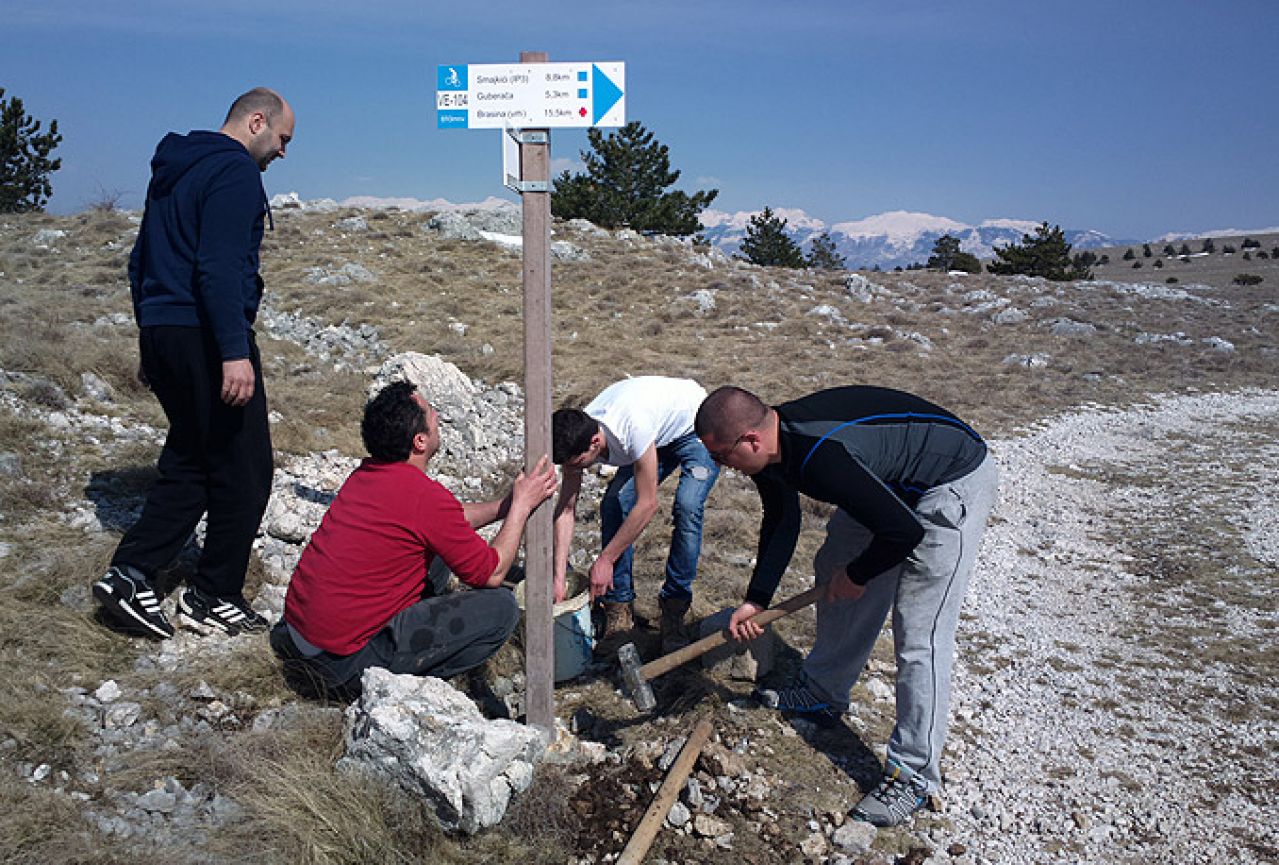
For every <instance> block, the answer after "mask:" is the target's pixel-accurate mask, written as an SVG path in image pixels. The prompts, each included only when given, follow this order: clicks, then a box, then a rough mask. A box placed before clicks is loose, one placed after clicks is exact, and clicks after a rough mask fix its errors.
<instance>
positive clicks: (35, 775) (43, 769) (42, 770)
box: [31, 763, 53, 783]
mask: <svg viewBox="0 0 1279 865" xmlns="http://www.w3.org/2000/svg"><path fill="white" fill-rule="evenodd" d="M52 771H53V767H52V766H50V765H49V764H48V763H41V764H40V765H39V766H36V767H35V769H34V770H33V771H32V772H31V780H32V781H33V782H37V783H38V782H40V781H43V780H44V779H45V778H48V777H49V773H50V772H52Z"/></svg>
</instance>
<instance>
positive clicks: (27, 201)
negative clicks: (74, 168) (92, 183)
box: [0, 87, 62, 213]
mask: <svg viewBox="0 0 1279 865" xmlns="http://www.w3.org/2000/svg"><path fill="white" fill-rule="evenodd" d="M61 141H62V136H61V135H59V134H58V121H56V120H53V121H50V123H49V131H48V132H46V133H44V134H41V133H40V121H39V120H36V119H35V118H34V117H28V116H27V112H26V109H25V108H24V107H23V105H22V100H21V99H19V98H18V97H16V96H14V97H12V98H11V99H8V100H6V99H5V98H4V88H3V87H0V213H25V212H26V211H30V210H44V205H45V204H46V203H47V202H48V200H49V196H50V195H52V194H53V185H52V184H51V183H50V182H49V175H50V174H52V173H53V172H55V171H57V170H58V169H59V168H61V167H62V160H61V159H50V158H49V154H50V153H52V152H53V149H54V148H55V147H57V146H58V144H59V143H61Z"/></svg>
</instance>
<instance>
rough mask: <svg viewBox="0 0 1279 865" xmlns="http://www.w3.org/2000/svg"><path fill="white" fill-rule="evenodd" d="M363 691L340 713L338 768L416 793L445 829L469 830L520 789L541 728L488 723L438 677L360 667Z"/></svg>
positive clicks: (495, 817) (491, 819) (490, 820)
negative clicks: (342, 734)
mask: <svg viewBox="0 0 1279 865" xmlns="http://www.w3.org/2000/svg"><path fill="white" fill-rule="evenodd" d="M362 681H363V694H362V696H361V697H360V699H359V701H358V702H356V703H354V704H352V705H351V706H350V707H349V708H348V709H347V710H346V754H345V756H343V757H342V758H341V759H340V760H339V761H338V768H339V769H341V770H343V771H350V772H357V773H361V774H365V775H368V776H372V777H378V778H382V779H385V780H387V781H390V782H391V783H393V784H396V785H397V786H399V787H400V788H401V789H403V790H404V791H405V792H406V793H408V794H409V795H410V796H423V797H425V798H426V799H427V800H429V801H430V802H431V803H432V804H433V805H434V808H435V813H436V815H437V816H438V817H439V820H440V823H441V824H442V825H443V826H444V827H445V828H446V829H449V830H460V831H462V832H465V833H467V834H473V833H475V832H477V831H479V830H480V829H483V828H486V827H488V826H493V825H495V824H496V823H498V822H499V821H500V820H501V819H502V816H503V815H504V814H505V813H506V808H507V805H508V804H509V803H510V801H511V796H512V795H513V794H515V793H519V792H522V791H523V790H525V789H527V788H528V786H529V784H530V783H531V782H532V780H533V769H534V767H535V766H536V765H537V763H538V762H539V761H540V760H541V759H542V757H543V755H544V754H545V752H546V747H547V741H546V739H545V738H544V736H543V734H542V732H541V731H539V730H538V729H536V728H534V727H528V726H525V725H523V724H517V723H515V722H514V721H502V720H498V721H489V720H486V719H485V718H484V716H483V715H481V714H480V711H479V709H477V708H476V707H475V704H474V703H473V702H471V700H470V699H469V698H467V697H466V696H465V695H464V694H462V693H461V692H459V691H457V690H456V689H454V688H453V687H452V686H451V685H449V684H448V683H447V682H445V681H443V680H441V679H435V678H432V677H429V676H426V677H418V676H409V675H395V674H393V673H389V672H387V671H386V670H383V669H381V668H378V667H373V668H370V669H368V670H366V671H365V672H364V677H363V680H362Z"/></svg>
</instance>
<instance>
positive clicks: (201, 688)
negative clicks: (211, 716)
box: [191, 680, 218, 700]
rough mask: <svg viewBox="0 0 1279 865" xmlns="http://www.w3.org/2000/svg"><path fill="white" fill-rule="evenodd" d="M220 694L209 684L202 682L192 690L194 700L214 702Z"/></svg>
mask: <svg viewBox="0 0 1279 865" xmlns="http://www.w3.org/2000/svg"><path fill="white" fill-rule="evenodd" d="M217 696H218V693H217V691H214V690H213V688H211V687H209V683H208V682H205V681H203V680H201V682H200V684H198V685H196V686H195V687H194V688H192V689H191V699H192V700H214V699H217Z"/></svg>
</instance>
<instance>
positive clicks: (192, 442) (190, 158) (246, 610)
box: [93, 87, 294, 638]
mask: <svg viewBox="0 0 1279 865" xmlns="http://www.w3.org/2000/svg"><path fill="white" fill-rule="evenodd" d="M293 125H294V118H293V109H292V108H290V107H289V104H288V103H287V102H285V101H284V100H283V99H282V98H281V97H280V95H279V94H278V93H275V92H274V91H272V90H268V89H267V88H265V87H258V88H255V89H253V90H250V91H249V92H247V93H245V94H243V95H242V96H240V97H239V98H238V99H236V100H235V102H234V103H233V104H232V105H231V109H230V111H228V112H227V116H226V120H225V121H224V122H223V125H222V128H221V129H220V130H218V131H217V132H210V131H193V132H190V133H188V134H187V135H178V134H176V133H169V134H168V135H166V136H165V137H164V139H163V140H161V141H160V144H159V145H158V146H157V147H156V151H155V156H154V157H153V158H152V160H151V183H150V185H149V186H148V187H147V199H146V210H145V212H144V214H143V217H142V227H141V229H140V230H139V231H138V239H137V242H136V243H135V244H134V247H133V253H132V254H131V255H130V257H129V285H130V288H131V290H132V294H133V312H134V316H135V318H136V319H137V322H138V329H139V330H138V342H139V349H140V352H141V365H140V368H139V377H140V378H141V379H142V380H143V381H144V382H146V383H147V384H148V386H149V387H150V388H151V390H152V391H153V392H154V393H155V395H156V398H157V399H159V401H160V405H161V406H162V407H163V408H164V413H165V416H166V417H167V418H168V421H169V434H168V437H167V438H166V439H165V443H164V450H163V451H162V452H161V453H160V459H159V463H158V465H157V468H158V470H159V478H158V479H157V480H156V482H155V485H154V486H153V487H152V489H151V491H150V493H149V494H148V496H147V501H146V506H145V507H144V508H143V511H142V516H141V517H140V518H139V519H138V521H137V523H135V524H134V525H133V527H132V528H131V529H129V531H128V532H127V533H126V534H125V536H124V538H123V539H122V540H121V542H120V546H119V547H118V548H117V549H116V552H115V555H114V556H113V557H112V560H111V567H110V569H109V570H108V571H107V573H106V574H105V575H104V576H103V577H102V579H100V580H98V581H97V582H96V583H94V586H93V594H94V597H96V598H97V600H98V602H99V603H100V604H102V606H103V608H104V610H106V611H107V612H109V613H110V614H112V615H113V616H114V617H116V618H117V619H119V620H120V621H122V622H124V623H126V624H129V625H131V626H133V627H134V628H137V629H140V630H141V632H143V633H146V634H149V635H152V636H155V637H159V638H166V637H171V636H173V633H174V631H173V626H172V625H171V624H170V623H169V620H168V617H167V616H166V615H165V613H164V610H163V609H162V608H161V606H160V603H159V598H158V597H157V596H156V593H155V589H154V588H153V587H152V581H153V579H154V577H155V574H156V572H157V571H159V570H160V569H161V568H164V567H165V566H166V565H168V564H169V563H170V562H172V561H173V560H174V559H175V558H176V557H177V555H178V553H179V552H181V550H182V548H183V546H184V545H185V544H186V542H187V540H188V539H189V538H190V537H191V533H192V532H193V531H194V530H195V527H196V525H197V524H198V523H199V521H200V518H201V517H202V516H204V515H205V514H207V515H208V531H207V534H206V535H205V539H204V548H203V550H202V552H201V555H200V560H199V563H198V564H197V566H196V571H195V573H194V574H193V575H192V576H191V577H190V579H189V580H188V587H187V589H186V590H185V591H184V592H183V593H182V595H181V597H180V598H179V599H178V603H177V609H178V618H179V620H180V621H181V622H182V623H183V624H184V625H187V626H189V627H191V628H192V629H193V630H196V631H198V632H200V633H224V634H229V635H235V634H238V633H241V632H245V631H260V630H265V629H266V627H267V625H268V622H267V621H266V619H265V618H263V617H262V616H261V615H260V614H258V613H257V612H256V611H254V609H253V608H252V607H251V606H250V605H249V602H248V601H246V600H245V598H244V594H243V591H244V577H245V570H246V569H247V567H248V562H249V554H250V551H251V548H252V545H253V538H254V536H255V535H256V534H257V529H258V524H259V523H260V522H261V520H262V513H263V511H265V510H266V504H267V500H268V498H269V497H270V494H271V474H272V458H271V435H270V429H269V427H268V424H267V406H266V392H265V391H264V389H263V384H262V364H261V361H260V359H259V356H258V350H257V346H256V344H255V343H254V337H253V322H254V320H255V319H256V317H257V311H258V304H259V303H260V302H261V299H262V279H261V277H260V276H259V275H258V250H259V247H260V246H261V243H262V232H263V229H264V223H265V222H266V221H267V220H268V219H269V218H270V212H269V208H268V204H267V197H266V191H265V190H264V189H263V187H262V178H261V174H262V172H264V171H266V169H267V166H268V165H270V164H271V162H272V161H273V160H275V159H278V158H281V157H283V156H284V152H285V149H286V148H287V146H288V144H289V142H290V141H291V140H292V138H293Z"/></svg>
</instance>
